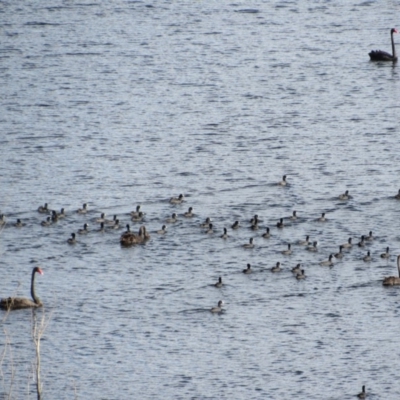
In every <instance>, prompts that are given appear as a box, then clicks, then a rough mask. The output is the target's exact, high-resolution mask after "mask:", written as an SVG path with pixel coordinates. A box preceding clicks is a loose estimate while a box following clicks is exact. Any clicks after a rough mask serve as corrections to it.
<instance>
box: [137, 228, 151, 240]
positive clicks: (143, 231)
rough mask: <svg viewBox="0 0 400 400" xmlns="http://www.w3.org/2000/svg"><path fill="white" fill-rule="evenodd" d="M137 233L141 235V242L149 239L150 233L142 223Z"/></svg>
mask: <svg viewBox="0 0 400 400" xmlns="http://www.w3.org/2000/svg"><path fill="white" fill-rule="evenodd" d="M139 235H140V236H141V237H142V242H146V241H147V240H149V239H150V233H149V232H147V229H146V227H145V226H144V225H142V226H141V227H140V229H139Z"/></svg>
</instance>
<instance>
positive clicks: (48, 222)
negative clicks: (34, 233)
mask: <svg viewBox="0 0 400 400" xmlns="http://www.w3.org/2000/svg"><path fill="white" fill-rule="evenodd" d="M40 225H42V226H50V225H51V217H47V218H46V219H45V220H44V221H42V222H41V223H40Z"/></svg>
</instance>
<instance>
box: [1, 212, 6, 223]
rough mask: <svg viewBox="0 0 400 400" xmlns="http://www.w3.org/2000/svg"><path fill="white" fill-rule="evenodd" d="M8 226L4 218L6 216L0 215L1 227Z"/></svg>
mask: <svg viewBox="0 0 400 400" xmlns="http://www.w3.org/2000/svg"><path fill="white" fill-rule="evenodd" d="M5 224H6V219H5V217H4V214H0V226H3V225H5Z"/></svg>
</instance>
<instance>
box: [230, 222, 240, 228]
mask: <svg viewBox="0 0 400 400" xmlns="http://www.w3.org/2000/svg"><path fill="white" fill-rule="evenodd" d="M239 226H240V223H239V221H235V222H234V223H233V225H232V226H231V228H232V229H238V228H239Z"/></svg>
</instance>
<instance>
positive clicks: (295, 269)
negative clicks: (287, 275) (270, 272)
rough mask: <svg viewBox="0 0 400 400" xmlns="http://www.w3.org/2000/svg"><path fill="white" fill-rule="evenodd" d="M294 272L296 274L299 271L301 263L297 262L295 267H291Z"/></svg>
mask: <svg viewBox="0 0 400 400" xmlns="http://www.w3.org/2000/svg"><path fill="white" fill-rule="evenodd" d="M291 271H292V272H293V273H294V274H297V273H299V272H301V264H297V265H296V266H295V267H293V268H292V270H291Z"/></svg>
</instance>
